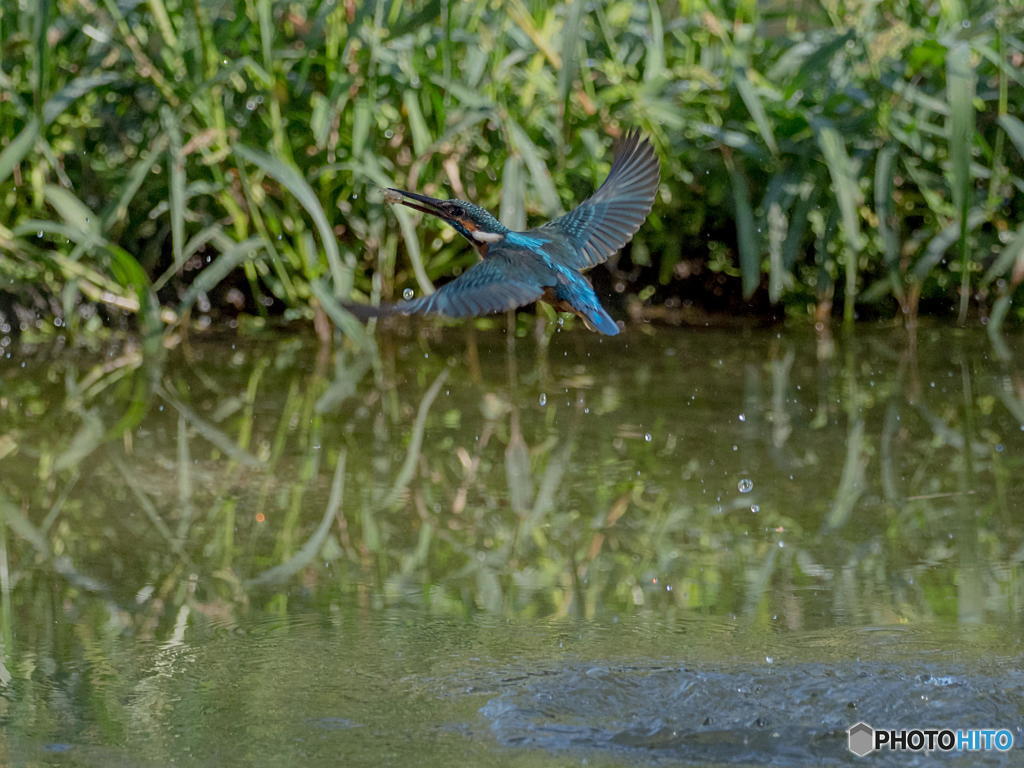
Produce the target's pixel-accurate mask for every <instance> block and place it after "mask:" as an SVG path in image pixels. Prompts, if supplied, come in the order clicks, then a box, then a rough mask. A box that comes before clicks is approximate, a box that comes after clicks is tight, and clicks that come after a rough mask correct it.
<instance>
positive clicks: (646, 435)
mask: <svg viewBox="0 0 1024 768" xmlns="http://www.w3.org/2000/svg"><path fill="white" fill-rule="evenodd" d="M653 439H654V435H652V434H651V433H650V432H645V433H644V442H645V443H649V442H651V441H652V440H653Z"/></svg>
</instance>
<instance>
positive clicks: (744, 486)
mask: <svg viewBox="0 0 1024 768" xmlns="http://www.w3.org/2000/svg"><path fill="white" fill-rule="evenodd" d="M736 489H737V490H738V491H739V492H740V493H750V492H751V491H752V490H754V481H753V480H751V479H749V478H746V477H744V478H742V479H741V480H740V481H739V482H738V483H736Z"/></svg>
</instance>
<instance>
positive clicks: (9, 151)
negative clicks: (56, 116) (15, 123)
mask: <svg viewBox="0 0 1024 768" xmlns="http://www.w3.org/2000/svg"><path fill="white" fill-rule="evenodd" d="M38 138H39V121H38V120H36V119H34V118H33V119H32V120H30V121H29V123H28V125H26V126H25V127H24V128H22V129H21V133H19V134H18V135H17V136H16V137H15V139H14V141H12V142H11V143H10V144H8V145H7V147H6V148H5V149H4V151H3V152H0V182H2V181H4V180H5V179H6V178H7V177H8V176H10V175H11V171H13V170H14V166H16V165H17V164H18V163H20V162H21V161H22V159H23V158H24V157H25V155H27V154H28V152H29V150H31V149H32V147H33V146H35V143H36V139H38Z"/></svg>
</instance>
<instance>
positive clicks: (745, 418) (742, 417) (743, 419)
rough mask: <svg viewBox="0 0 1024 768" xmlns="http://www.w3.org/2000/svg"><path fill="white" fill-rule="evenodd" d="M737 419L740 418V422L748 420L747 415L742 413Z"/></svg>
mask: <svg viewBox="0 0 1024 768" xmlns="http://www.w3.org/2000/svg"><path fill="white" fill-rule="evenodd" d="M737 418H738V419H739V420H740V421H746V420H747V414H745V413H741V414H740V415H739V416H738V417H737Z"/></svg>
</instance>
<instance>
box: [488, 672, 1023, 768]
mask: <svg viewBox="0 0 1024 768" xmlns="http://www.w3.org/2000/svg"><path fill="white" fill-rule="evenodd" d="M1019 661H1020V660H1017V663H1016V664H1014V665H1013V666H1012V667H1011V668H1008V669H1007V671H1005V673H1004V674H1001V675H997V676H990V675H978V674H973V673H971V672H968V671H966V670H964V669H962V668H952V667H939V666H929V665H912V664H911V665H900V664H885V663H859V662H854V663H846V664H842V665H830V664H800V665H791V666H788V667H787V666H783V665H770V666H765V667H757V668H740V669H730V670H725V671H723V670H707V669H696V668H695V669H690V668H684V667H655V666H647V665H638V666H628V665H620V666H591V667H585V666H579V667H574V668H568V669H562V670H558V671H553V672H552V673H551V674H546V675H537V674H534V675H531V676H529V677H521V678H519V679H518V680H516V679H515V678H514V677H511V678H506V680H505V681H504V690H503V691H502V692H501V693H500V694H499V695H497V696H496V697H494V698H492V699H491V700H490V701H489V702H488V703H487V704H486V705H485V706H484V707H483V708H482V709H481V710H480V711H481V714H483V716H484V717H485V718H486V719H487V720H488V721H490V724H491V730H492V732H493V734H494V735H495V736H496V737H497V739H498V740H499V741H500V742H501V743H503V744H505V745H509V746H529V747H539V748H542V749H549V750H559V751H562V750H570V751H579V750H598V751H615V752H620V753H623V752H624V753H631V754H632V756H633V758H634V759H637V760H638V761H640V762H648V761H650V762H654V763H662V762H665V763H673V764H678V763H684V764H704V763H707V762H714V763H719V764H735V763H743V764H747V763H752V764H768V765H787V766H792V765H799V766H803V765H808V766H810V765H847V764H850V765H853V764H857V761H858V760H859V758H856V757H854V756H853V755H852V754H850V753H849V752H848V751H847V749H846V729H847V728H848V727H849V726H851V725H853V724H854V723H856V722H858V721H860V720H865V721H867V722H869V723H870V724H872V725H875V726H878V727H886V728H889V727H891V728H934V727H950V728H1010V729H1011V730H1013V731H1014V734H1015V739H1016V743H1017V744H1018V745H1020V744H1021V743H1022V741H1024V739H1022V728H1021V715H1020V713H1021V708H1022V706H1024V673H1022V672H1021V671H1020V666H1021V665H1020V663H1019ZM1014 752H1015V753H1016V754H1015V755H1010V756H1008V755H1004V754H1000V753H995V752H991V753H974V754H972V756H971V761H972V765H1006V764H1009V763H1010V762H1014V761H1019V760H1020V755H1021V752H1020V751H1019V750H1014ZM935 759H936V758H935V756H934V755H932V756H927V755H918V754H909V753H876V754H873V755H872V756H871V762H872V765H893V766H895V765H900V766H907V765H910V766H917V765H925V764H926V763H927V764H931V763H933V762H934V761H935Z"/></svg>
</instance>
